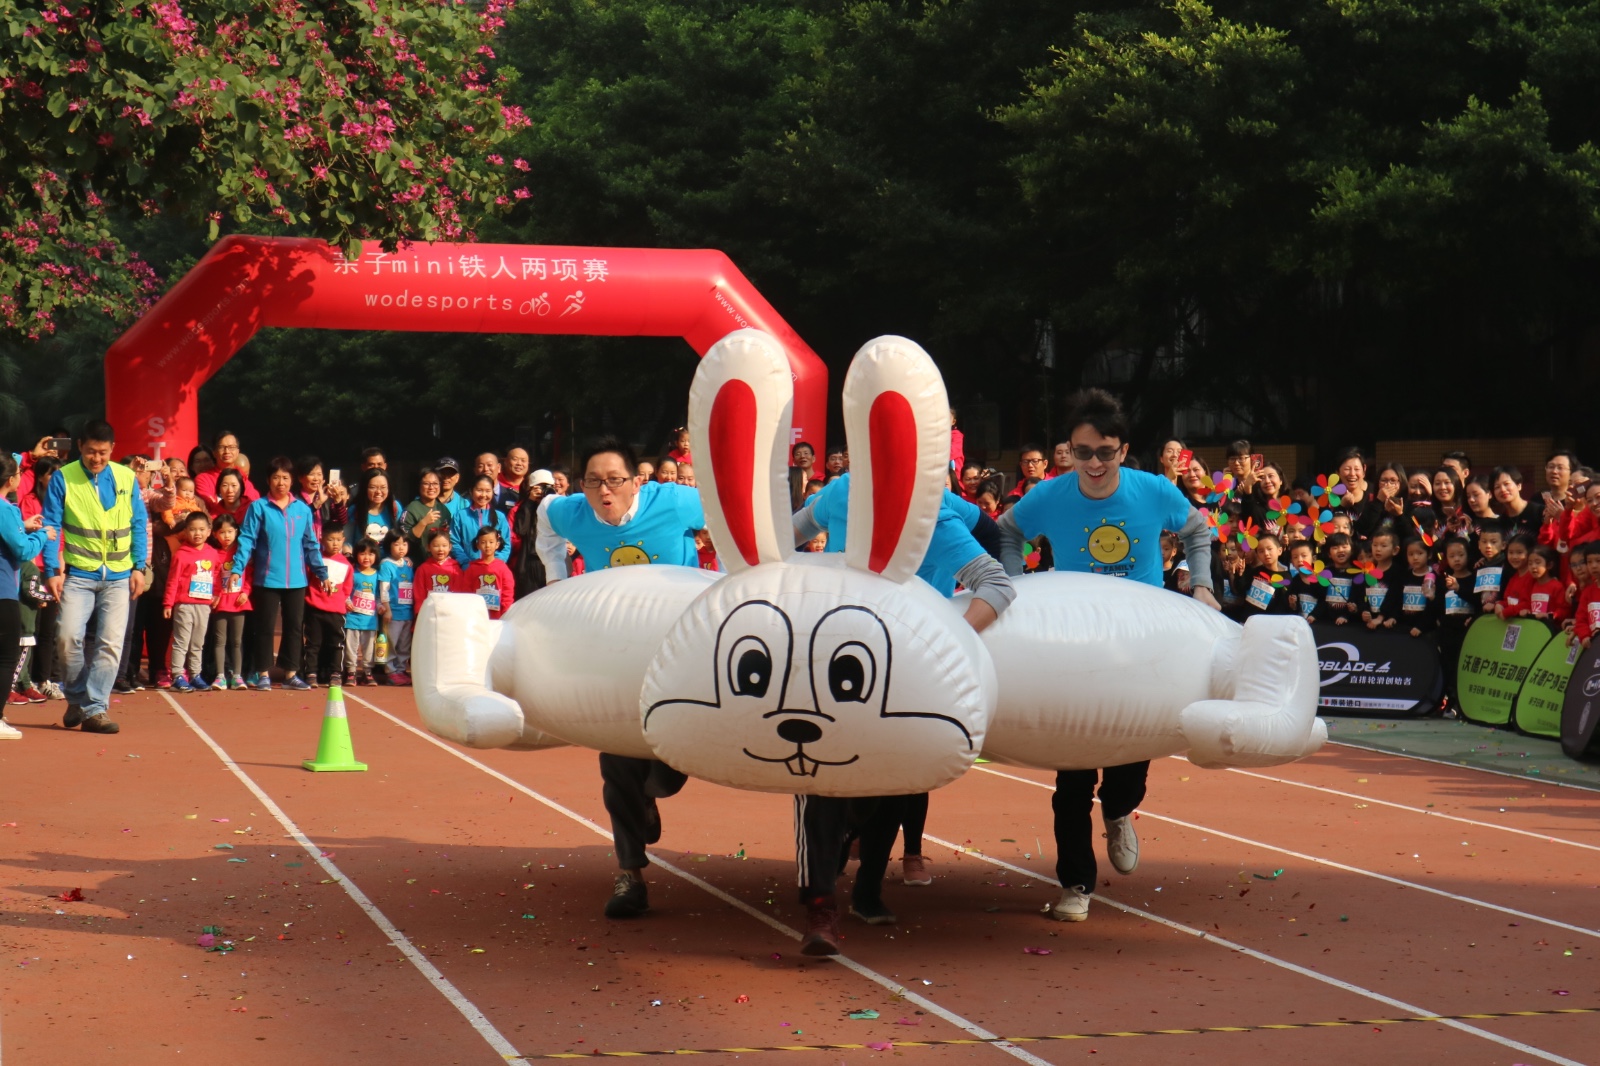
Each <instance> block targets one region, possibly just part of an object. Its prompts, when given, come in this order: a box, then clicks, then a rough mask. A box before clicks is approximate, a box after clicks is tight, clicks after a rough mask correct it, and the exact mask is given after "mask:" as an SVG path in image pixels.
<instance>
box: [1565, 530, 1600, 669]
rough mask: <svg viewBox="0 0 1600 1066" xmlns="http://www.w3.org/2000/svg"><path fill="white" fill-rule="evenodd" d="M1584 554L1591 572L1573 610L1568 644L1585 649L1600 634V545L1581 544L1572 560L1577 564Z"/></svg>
mask: <svg viewBox="0 0 1600 1066" xmlns="http://www.w3.org/2000/svg"><path fill="white" fill-rule="evenodd" d="M1579 554H1582V556H1583V561H1584V564H1585V565H1586V567H1587V569H1588V572H1589V580H1588V583H1586V584H1585V585H1584V586H1583V589H1582V591H1580V592H1579V593H1578V602H1577V604H1576V605H1575V606H1574V608H1573V617H1572V635H1571V636H1570V637H1569V638H1568V643H1569V644H1570V643H1573V642H1576V643H1580V644H1582V645H1583V646H1584V647H1585V648H1587V647H1588V646H1589V641H1590V640H1592V639H1593V638H1594V635H1595V633H1597V632H1600V543H1593V542H1591V543H1589V544H1581V545H1579V546H1578V547H1576V548H1573V549H1572V555H1571V559H1572V560H1573V561H1574V562H1576V560H1577V558H1578V556H1579Z"/></svg>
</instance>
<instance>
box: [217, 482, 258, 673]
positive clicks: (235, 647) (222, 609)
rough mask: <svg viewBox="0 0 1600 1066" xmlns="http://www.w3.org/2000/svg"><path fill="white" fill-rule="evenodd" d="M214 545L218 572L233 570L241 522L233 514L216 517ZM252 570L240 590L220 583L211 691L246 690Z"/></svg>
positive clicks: (230, 571) (248, 571)
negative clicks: (246, 634) (246, 627)
mask: <svg viewBox="0 0 1600 1066" xmlns="http://www.w3.org/2000/svg"><path fill="white" fill-rule="evenodd" d="M211 542H212V543H213V544H215V545H216V548H217V554H218V555H220V556H221V557H222V565H221V568H220V570H219V573H222V574H229V573H232V571H233V552H234V548H235V546H236V545H237V544H238V542H239V523H238V521H237V520H236V519H235V518H234V517H233V516H232V515H230V514H220V515H217V517H216V518H215V519H213V520H212V527H211ZM250 575H251V570H250V568H249V567H245V572H244V577H243V580H242V582H241V583H240V585H239V587H238V588H237V589H235V590H233V591H232V592H227V591H225V590H226V588H227V582H226V581H219V582H218V583H217V589H218V592H217V598H216V599H215V600H213V601H212V603H211V636H210V641H211V654H212V656H213V657H214V658H215V659H216V670H215V672H214V673H213V674H212V675H211V687H212V688H232V689H240V690H243V689H246V688H249V687H250V686H248V685H246V684H245V683H244V620H245V616H246V615H248V614H249V613H250V585H251V576H250Z"/></svg>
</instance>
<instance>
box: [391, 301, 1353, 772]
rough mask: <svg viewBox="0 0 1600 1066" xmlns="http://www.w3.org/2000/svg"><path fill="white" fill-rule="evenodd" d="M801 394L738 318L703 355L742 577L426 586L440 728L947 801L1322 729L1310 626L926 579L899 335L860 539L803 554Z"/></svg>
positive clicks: (865, 439) (924, 508) (1225, 753)
mask: <svg viewBox="0 0 1600 1066" xmlns="http://www.w3.org/2000/svg"><path fill="white" fill-rule="evenodd" d="M792 397H793V388H792V382H791V379H790V376H789V369H788V363H787V361H786V360H785V358H784V355H783V352H782V349H781V348H780V347H779V346H778V345H777V343H776V342H775V341H774V340H772V338H770V337H768V336H767V335H766V334H764V333H761V332H758V331H756V330H748V329H747V330H739V331H737V332H735V333H731V334H729V335H728V336H727V337H725V338H723V339H722V340H721V341H719V342H718V343H717V344H716V345H714V346H713V347H712V349H711V350H710V351H709V352H708V353H707V354H706V356H705V358H704V359H703V360H702V361H701V363H700V367H699V370H698V372H697V373H696V376H695V383H694V388H693V392H692V394H691V398H690V432H691V434H692V435H693V439H694V441H695V444H696V451H697V458H698V462H697V463H696V473H697V475H698V476H699V480H700V492H701V498H702V501H703V503H704V505H705V512H706V519H707V524H708V526H709V528H710V530H711V533H712V535H713V538H714V540H715V542H716V545H717V548H718V553H719V556H720V558H721V560H722V562H723V565H724V566H725V567H726V568H727V569H728V571H729V573H728V576H726V577H723V576H721V575H718V574H713V573H709V572H707V571H702V570H694V569H690V568H687V567H678V566H630V567H620V568H613V569H608V570H602V571H600V572H597V573H592V574H588V575H585V576H583V577H581V578H575V579H570V580H566V581H562V582H559V583H557V584H555V585H552V586H550V587H549V588H545V589H542V590H540V591H539V592H536V593H534V594H533V595H532V596H528V597H526V598H524V599H521V600H519V601H518V602H517V603H516V604H515V605H513V606H512V608H511V609H510V610H509V611H508V612H506V614H505V616H504V617H503V618H502V619H501V620H500V621H491V620H489V618H488V617H487V611H486V609H485V607H484V605H483V601H482V600H481V599H480V598H479V597H477V596H470V595H449V594H435V595H432V596H429V597H428V600H427V602H426V604H425V605H424V607H423V609H422V611H421V613H420V615H419V617H418V621H417V632H416V640H415V642H414V644H413V655H412V659H413V667H414V668H413V677H414V681H415V695H416V700H417V706H418V709H419V711H420V712H421V714H422V718H423V721H424V722H425V723H426V724H427V725H428V727H429V728H430V729H432V730H433V731H434V732H436V733H438V734H439V735H441V736H444V737H447V738H449V739H452V740H456V741H459V742H461V743H464V744H468V745H471V746H474V747H485V748H488V747H514V748H538V747H547V746H551V745H554V744H560V743H573V744H579V745H582V746H585V747H590V748H595V749H597V750H601V751H608V752H612V753H615V754H619V755H631V756H638V757H651V756H654V757H657V758H660V759H662V760H663V761H665V762H667V763H669V764H671V765H672V766H674V767H676V768H677V769H679V770H682V771H684V772H686V773H689V774H691V775H693V776H696V777H700V778H703V779H705V780H708V781H712V782H716V783H719V784H724V785H729V786H731V787H734V788H741V789H748V790H754V791H763V792H781V793H807V794H814V795H832V796H861V795H894V794H902V793H911V792H922V791H928V790H931V789H933V788H937V787H939V786H940V785H944V784H948V783H949V782H950V781H952V780H954V779H955V778H956V777H958V776H960V775H961V774H962V773H963V772H964V771H965V770H966V769H967V768H968V767H969V766H970V765H971V763H972V761H973V760H974V759H975V758H976V757H977V755H978V754H979V752H980V750H981V751H982V753H983V754H984V755H986V756H988V757H989V758H993V759H996V760H999V761H1003V762H1009V763H1014V764H1017V765H1023V766H1032V767H1039V768H1043V769H1057V770H1069V769H1088V768H1095V767H1102V766H1114V765H1118V764H1121V763H1126V762H1132V761H1135V760H1139V759H1150V758H1157V757H1160V756H1163V755H1170V754H1176V753H1178V752H1183V751H1187V752H1188V753H1189V758H1190V760H1191V761H1192V762H1194V763H1196V764H1197V765H1200V766H1207V767H1224V766H1268V765H1274V764H1277V763H1284V762H1289V761H1292V760H1294V759H1298V758H1302V757H1304V756H1306V755H1309V754H1311V753H1312V752H1314V751H1316V750H1317V749H1318V748H1320V747H1321V746H1322V744H1323V743H1324V742H1325V740H1326V738H1327V733H1326V729H1325V727H1324V726H1323V723H1322V722H1321V720H1320V719H1318V718H1317V717H1316V706H1317V690H1318V672H1317V658H1316V648H1315V641H1314V640H1313V639H1312V636H1311V630H1310V627H1309V626H1307V625H1306V624H1305V623H1304V622H1303V621H1302V620H1301V619H1299V618H1295V617H1260V618H1253V619H1251V620H1250V622H1249V623H1248V624H1247V625H1245V626H1244V627H1242V628H1241V627H1240V626H1238V625H1236V624H1235V623H1233V622H1231V621H1229V620H1227V619H1225V618H1223V617H1222V616H1221V615H1219V614H1218V613H1216V612H1215V611H1212V610H1210V609H1209V608H1206V607H1204V606H1202V605H1201V604H1199V603H1196V602H1195V601H1193V600H1190V599H1187V598H1185V597H1182V596H1178V595H1175V594H1173V593H1170V592H1166V591H1165V590H1162V589H1158V588H1154V587H1151V586H1146V585H1143V584H1141V583H1138V582H1134V581H1128V580H1125V579H1121V578H1114V577H1105V576H1098V575H1089V574H1073V573H1052V574H1037V575H1032V576H1027V577H1023V578H1020V579H1018V580H1017V599H1016V601H1015V602H1014V603H1013V604H1012V605H1011V607H1010V609H1009V610H1008V611H1007V612H1006V613H1005V614H1004V615H1003V616H1002V617H1001V619H1000V621H999V622H998V623H996V624H995V625H993V626H991V627H990V628H989V629H988V630H986V631H985V633H984V634H983V637H982V639H981V640H980V639H979V637H978V636H977V635H976V634H974V633H973V632H972V630H971V629H970V628H969V627H968V626H967V625H966V623H965V622H964V621H963V620H962V617H961V612H962V610H963V608H964V606H965V605H964V603H963V602H962V599H961V598H959V597H958V598H957V600H955V601H949V600H945V599H944V598H943V597H941V596H939V595H938V593H936V592H935V591H934V590H933V589H932V588H931V587H929V586H928V585H927V584H926V583H924V582H923V581H921V579H919V578H917V577H916V576H915V572H916V569H917V567H918V564H919V563H920V561H921V559H922V556H923V554H924V552H925V551H926V549H927V546H928V543H929V540H930V538H931V536H932V531H933V527H934V524H935V522H936V520H937V515H938V511H939V506H940V498H941V496H942V492H943V486H944V478H945V469H946V464H947V460H948V456H949V436H948V434H949V412H948V407H947V404H946V398H945V391H944V383H943V380H942V378H941V377H940V375H939V373H938V371H937V369H936V368H935V367H934V365H933V363H932V360H930V359H929V358H928V356H927V354H926V353H925V352H923V351H922V349H921V348H919V347H918V346H917V345H915V344H914V343H912V342H910V341H907V340H904V339H903V338H898V337H884V338H880V339H879V340H877V341H873V342H871V343H870V344H868V345H867V346H866V347H864V348H862V349H861V351H860V352H858V353H857V355H856V358H855V361H854V362H853V363H852V365H851V369H850V373H849V375H848V376H847V377H846V380H845V387H844V416H845V427H846V432H847V436H848V438H849V443H850V446H851V448H850V450H851V459H852V471H853V472H852V476H851V485H850V501H849V523H848V525H849V532H848V536H847V544H846V548H845V551H844V552H843V553H830V554H810V553H796V552H795V551H794V550H793V533H792V529H793V527H792V525H791V521H790V514H789V504H788V492H787V475H788V453H789V425H790V417H789V412H790V407H791V403H792Z"/></svg>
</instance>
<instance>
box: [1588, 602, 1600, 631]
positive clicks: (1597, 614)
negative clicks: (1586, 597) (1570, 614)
mask: <svg viewBox="0 0 1600 1066" xmlns="http://www.w3.org/2000/svg"><path fill="white" fill-rule="evenodd" d="M1589 628H1590V629H1600V600H1590V601H1589Z"/></svg>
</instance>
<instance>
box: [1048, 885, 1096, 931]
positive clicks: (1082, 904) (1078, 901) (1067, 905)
mask: <svg viewBox="0 0 1600 1066" xmlns="http://www.w3.org/2000/svg"><path fill="white" fill-rule="evenodd" d="M1044 915H1045V917H1046V918H1054V919H1055V920H1056V921H1058V922H1081V921H1083V920H1084V919H1086V918H1088V917H1089V893H1087V892H1085V891H1084V890H1083V888H1082V886H1079V885H1073V886H1072V887H1071V888H1066V889H1062V891H1061V898H1060V899H1058V900H1056V901H1055V902H1054V903H1046V904H1045V905H1044Z"/></svg>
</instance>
